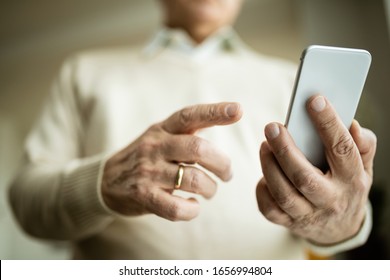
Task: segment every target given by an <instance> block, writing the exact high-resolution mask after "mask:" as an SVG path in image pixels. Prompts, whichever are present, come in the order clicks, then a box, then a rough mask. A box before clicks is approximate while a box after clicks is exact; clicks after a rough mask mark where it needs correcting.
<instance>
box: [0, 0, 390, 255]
mask: <svg viewBox="0 0 390 280" xmlns="http://www.w3.org/2000/svg"><path fill="white" fill-rule="evenodd" d="M157 2H158V1H157V0H115V1H109V0H67V1H61V0H58V1H49V0H35V1H18V0H13V1H11V0H3V1H1V2H0V258H1V259H57V258H59V259H61V258H68V257H69V250H68V247H67V244H65V243H46V242H42V241H38V240H34V239H31V238H29V237H27V236H26V235H24V234H23V233H22V232H21V231H20V230H19V228H18V226H17V225H16V223H15V222H14V221H13V218H12V215H11V213H10V211H9V208H8V205H7V200H6V186H7V184H8V183H9V181H10V179H11V177H12V174H13V172H14V170H15V166H16V165H17V162H18V158H19V157H20V155H21V151H22V145H23V141H24V139H25V137H26V135H27V133H28V131H29V130H30V128H31V126H32V125H33V122H34V120H35V118H36V117H37V114H38V113H39V111H40V109H41V106H42V102H43V100H44V98H45V97H46V96H47V94H48V92H49V88H50V84H51V81H52V80H53V78H54V76H55V74H56V72H57V70H58V68H59V67H60V65H61V62H62V61H63V60H64V59H65V58H66V57H67V56H68V55H69V54H71V53H73V52H76V51H79V50H83V49H88V48H95V47H99V48H100V47H110V46H116V45H129V46H130V45H134V44H142V43H143V42H145V40H148V39H149V38H150V37H151V36H152V35H153V33H154V32H155V31H156V29H157V28H158V25H159V22H160V20H161V16H160V10H159V6H158V3H157ZM386 12H387V19H388V18H389V14H390V0H246V2H245V3H244V6H243V10H242V13H241V16H240V17H239V19H238V22H237V24H236V29H237V30H238V32H239V34H240V35H241V37H242V38H243V40H244V41H246V42H247V43H248V44H249V45H250V46H252V47H253V48H254V49H255V50H257V51H260V52H263V53H266V54H269V55H276V56H279V57H282V58H285V59H289V60H292V61H294V62H296V63H298V62H299V56H300V53H301V51H302V49H303V48H304V47H305V46H306V45H308V44H311V43H316V44H331V45H340V46H346V47H360V48H367V49H368V50H370V52H371V53H372V54H373V65H372V69H371V72H370V76H369V79H368V81H367V86H366V88H365V94H364V100H363V103H362V106H360V108H359V112H358V119H359V121H360V122H361V123H362V124H363V125H365V126H368V127H370V128H371V129H373V130H374V131H375V132H376V133H377V135H378V139H379V140H378V143H379V145H378V154H377V158H376V170H375V185H374V189H373V192H372V196H373V197H372V199H374V201H375V204H374V203H373V204H374V206H375V209H378V211H376V213H378V214H377V215H376V216H375V223H376V227H375V237H377V236H378V238H376V240H379V241H380V242H381V243H382V246H381V247H382V251H383V252H382V251H381V252H379V253H377V256H378V257H377V258H379V257H387V258H390V256H389V251H390V248H389V249H388V250H387V251H386V250H385V249H383V248H384V246H383V244H386V242H387V244H389V243H390V240H389V239H390V223H389V222H387V221H388V220H390V214H387V215H388V216H387V218H386V214H385V213H386V212H385V210H383V209H384V205H386V199H385V197H386V195H387V204H389V205H390V191H388V188H389V175H388V174H387V173H388V172H387V169H388V167H387V166H388V164H387V162H386V161H387V159H388V158H390V157H389V146H390V144H388V143H389V131H388V128H389V125H388V120H389V119H390V110H388V109H387V108H390V102H389V96H390V94H389V93H388V91H389V88H390V79H389V77H390V75H389V74H390V71H389V70H390V40H389V26H390V21H389V22H386ZM387 24H389V25H387ZM387 213H390V207H388V210H387ZM377 245H378V244H377V242H373V241H370V242H369V244H368V245H367V246H365V248H363V249H362V250H361V251H359V252H351V254H352V255H348V256H347V257H351V258H352V257H359V256H362V255H363V256H371V255H370V254H372V250H371V249H370V248H376V246H377ZM363 258H364V257H363ZM366 258H368V257H366ZM374 258H375V255H374Z"/></svg>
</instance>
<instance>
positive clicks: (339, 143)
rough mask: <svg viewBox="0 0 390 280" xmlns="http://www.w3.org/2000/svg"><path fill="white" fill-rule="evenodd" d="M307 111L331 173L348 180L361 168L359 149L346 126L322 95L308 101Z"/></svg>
mask: <svg viewBox="0 0 390 280" xmlns="http://www.w3.org/2000/svg"><path fill="white" fill-rule="evenodd" d="M308 112H309V114H310V117H311V119H312V121H313V123H314V126H315V127H316V129H317V131H318V133H319V135H320V137H321V139H322V142H323V144H324V147H325V154H326V158H327V160H328V164H329V167H330V169H331V170H332V173H334V174H339V175H341V177H342V178H344V179H346V180H349V179H350V178H352V177H353V176H354V175H355V174H356V173H357V172H359V169H360V170H362V169H363V165H362V160H361V158H360V153H359V150H358V148H357V146H356V144H355V142H354V140H353V137H352V135H351V134H350V133H349V131H348V129H347V127H346V126H345V125H344V124H343V122H342V121H341V119H340V118H339V117H338V115H337V113H336V111H335V110H334V108H333V107H332V105H331V104H330V103H329V101H328V100H327V99H325V98H324V97H323V96H314V97H312V98H310V99H309V101H308Z"/></svg>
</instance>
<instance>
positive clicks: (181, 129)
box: [101, 103, 242, 221]
mask: <svg viewBox="0 0 390 280" xmlns="http://www.w3.org/2000/svg"><path fill="white" fill-rule="evenodd" d="M241 116H242V110H241V107H240V105H239V104H237V103H217V104H209V105H196V106H191V107H187V108H184V109H182V110H180V111H178V112H176V113H174V114H173V115H171V116H170V117H169V118H168V119H166V120H165V121H163V122H161V123H158V124H155V125H152V126H151V127H150V128H149V129H148V130H147V131H146V132H145V133H143V134H142V135H141V136H140V137H139V138H138V139H136V140H135V141H134V142H133V143H131V144H130V145H128V146H127V147H126V148H124V149H123V150H121V151H119V152H118V153H116V154H115V155H113V156H112V157H111V158H110V159H109V160H108V161H107V162H106V164H105V167H104V173H103V178H102V185H101V187H102V195H103V200H104V202H105V203H106V205H107V206H108V207H109V208H110V209H112V210H114V211H115V212H118V213H120V214H123V215H141V214H146V213H154V214H156V215H158V216H161V217H163V218H165V219H168V220H172V221H181V220H191V219H193V218H195V217H196V216H197V215H198V213H199V210H200V208H199V203H198V201H197V200H196V199H194V198H189V199H185V198H182V197H179V196H176V195H174V193H173V192H174V190H175V178H176V176H177V173H178V168H179V166H178V163H185V164H189V165H186V166H185V167H184V175H183V181H182V182H181V186H180V190H182V191H186V192H191V193H195V194H200V195H202V196H203V197H205V198H211V197H212V196H213V195H214V194H215V192H216V189H217V185H216V182H215V181H214V180H213V179H212V178H211V177H210V176H209V175H207V174H206V173H205V172H204V171H202V170H201V169H199V168H197V167H196V166H195V165H193V164H195V163H197V164H199V165H200V166H202V167H203V168H205V169H206V170H208V171H210V172H212V173H214V174H215V175H216V176H218V177H219V178H220V179H222V180H223V181H228V180H229V179H230V178H231V176H232V170H231V164H230V159H229V158H228V157H227V155H225V154H224V153H223V152H221V151H220V150H219V149H218V148H217V147H216V146H214V145H213V144H211V143H210V142H208V141H206V140H204V139H202V138H200V137H197V136H195V133H196V132H197V131H198V130H199V129H202V128H207V127H212V126H215V125H228V124H232V123H235V122H237V121H238V120H239V119H240V118H241Z"/></svg>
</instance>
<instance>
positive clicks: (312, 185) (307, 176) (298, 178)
mask: <svg viewBox="0 0 390 280" xmlns="http://www.w3.org/2000/svg"><path fill="white" fill-rule="evenodd" d="M292 181H293V184H294V185H295V186H296V187H297V188H298V189H299V190H300V191H301V192H303V193H305V194H309V195H311V194H315V193H316V192H317V191H318V189H319V188H320V186H319V183H318V180H317V178H316V174H315V173H313V172H308V171H306V172H302V171H297V172H295V173H294V174H293V176H292Z"/></svg>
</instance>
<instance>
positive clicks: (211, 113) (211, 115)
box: [205, 106, 218, 120]
mask: <svg viewBox="0 0 390 280" xmlns="http://www.w3.org/2000/svg"><path fill="white" fill-rule="evenodd" d="M205 118H206V120H215V119H217V118H218V110H217V108H216V106H210V107H208V110H207V115H206V116H205Z"/></svg>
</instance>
